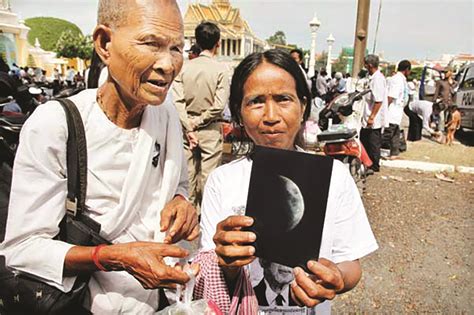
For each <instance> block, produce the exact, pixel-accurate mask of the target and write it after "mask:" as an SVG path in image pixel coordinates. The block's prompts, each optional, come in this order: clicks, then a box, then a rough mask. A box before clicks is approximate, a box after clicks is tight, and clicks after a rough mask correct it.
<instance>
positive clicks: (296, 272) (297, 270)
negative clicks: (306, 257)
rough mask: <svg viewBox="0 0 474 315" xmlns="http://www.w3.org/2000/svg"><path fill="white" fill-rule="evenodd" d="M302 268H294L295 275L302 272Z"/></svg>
mask: <svg viewBox="0 0 474 315" xmlns="http://www.w3.org/2000/svg"><path fill="white" fill-rule="evenodd" d="M300 270H301V268H300V267H296V268H295V269H293V272H294V274H295V276H297V275H299V274H300V272H301V271H300Z"/></svg>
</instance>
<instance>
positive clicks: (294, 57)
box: [291, 52, 302, 64]
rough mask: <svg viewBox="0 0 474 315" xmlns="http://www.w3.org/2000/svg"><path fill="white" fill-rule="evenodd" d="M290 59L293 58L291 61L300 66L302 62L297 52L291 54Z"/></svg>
mask: <svg viewBox="0 0 474 315" xmlns="http://www.w3.org/2000/svg"><path fill="white" fill-rule="evenodd" d="M291 58H293V60H294V61H296V63H297V64H301V61H302V60H301V58H300V55H299V54H298V53H297V52H292V53H291Z"/></svg>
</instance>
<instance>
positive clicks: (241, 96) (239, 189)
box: [201, 50, 377, 314]
mask: <svg viewBox="0 0 474 315" xmlns="http://www.w3.org/2000/svg"><path fill="white" fill-rule="evenodd" d="M310 104H311V94H310V92H309V90H308V86H307V84H306V81H305V78H304V76H303V74H302V73H301V71H300V69H299V67H298V65H297V64H296V62H295V61H294V60H292V59H291V57H290V55H288V54H287V53H286V52H282V51H279V50H269V51H266V52H263V53H255V54H252V55H250V56H248V57H247V58H245V59H244V60H243V61H242V63H241V64H240V65H239V66H238V67H237V68H236V70H235V73H234V76H233V79H232V85H231V95H230V108H231V112H232V117H233V119H234V120H235V121H236V122H237V123H239V124H240V125H241V126H242V127H243V129H244V130H245V132H246V134H247V135H248V136H249V137H250V139H251V140H252V141H253V143H254V144H256V145H260V146H267V147H272V148H278V149H284V150H298V151H302V149H301V148H299V147H298V146H297V143H298V141H299V140H298V134H299V131H300V129H301V127H302V125H303V124H304V122H305V120H306V119H307V117H308V115H309V110H310V108H309V107H310ZM251 168H252V160H251V158H250V156H246V157H242V158H240V159H238V160H235V161H233V162H231V163H229V164H226V165H223V166H221V167H219V168H217V169H216V170H215V171H214V172H213V173H211V175H210V176H209V180H208V182H207V184H206V188H205V191H204V198H203V203H202V210H201V211H202V213H201V215H202V219H201V229H202V240H201V242H202V247H203V249H204V250H210V249H215V252H216V254H217V256H218V260H219V265H220V267H221V269H222V271H223V272H224V275H225V279H226V282H227V284H228V286H229V288H232V287H233V286H234V285H235V282H236V279H237V277H238V275H240V274H241V273H240V269H241V268H243V267H245V268H247V270H248V271H249V273H250V279H251V280H252V285H253V286H254V290H255V293H256V295H257V298H258V302H259V305H260V307H263V306H270V307H275V308H276V309H279V308H281V310H282V311H283V308H285V307H295V306H292V305H298V306H305V307H309V308H313V307H315V306H316V305H317V306H316V308H315V310H316V311H317V312H318V314H320V313H319V312H321V313H323V314H327V313H330V304H329V302H324V301H325V300H331V299H333V298H334V297H335V296H336V295H337V294H340V293H343V292H346V291H349V290H351V289H352V288H354V287H355V286H356V284H357V282H358V281H359V279H360V277H361V272H362V271H361V266H360V262H359V258H361V257H363V256H365V255H367V254H369V253H371V252H372V251H374V250H376V249H377V243H376V241H375V239H374V236H373V234H372V231H371V228H370V225H369V222H368V220H367V216H366V214H365V210H364V206H363V204H362V201H361V198H360V196H359V193H358V191H357V188H356V186H355V184H354V181H353V180H352V178H351V176H350V174H349V172H348V170H347V169H346V168H345V167H344V166H343V164H342V163H340V162H338V161H334V166H333V170H332V177H331V180H330V181H331V182H330V189H329V196H328V201H327V211H326V217H325V221H324V229H323V236H322V242H321V248H320V258H319V260H318V261H315V260H311V261H308V262H307V267H308V270H310V273H309V274H308V273H306V272H305V271H304V270H303V269H301V268H299V267H297V268H294V269H293V270H291V272H290V273H292V280H291V281H287V280H286V275H287V274H288V270H287V269H288V267H284V266H281V268H275V267H272V270H273V276H272V277H267V276H265V277H263V274H266V275H269V274H270V272H266V271H265V270H264V271H263V272H262V270H261V268H260V270H259V268H258V267H259V266H258V261H259V260H258V259H257V260H256V259H255V258H256V257H255V256H254V253H255V248H254V247H253V246H251V245H250V244H251V243H252V242H253V241H255V239H256V235H255V234H254V233H252V232H244V231H242V230H241V229H242V228H245V227H249V226H251V225H252V224H253V219H252V218H251V217H247V216H245V215H243V214H244V213H245V205H246V203H247V193H248V187H249V182H250V173H251ZM308 241H311V240H308ZM275 270H277V271H278V270H279V272H280V273H281V274H282V275H281V276H277V275H275ZM269 271H270V270H269ZM267 278H268V279H273V280H268V281H267ZM279 279H280V280H279ZM257 284H258V285H257ZM263 284H266V285H267V287H266V289H261V286H262V285H263ZM285 284H286V286H285ZM258 291H261V294H259V292H258ZM318 304H320V305H318ZM298 306H296V307H298ZM274 310H275V309H274ZM305 311H306V309H305V308H301V312H305Z"/></svg>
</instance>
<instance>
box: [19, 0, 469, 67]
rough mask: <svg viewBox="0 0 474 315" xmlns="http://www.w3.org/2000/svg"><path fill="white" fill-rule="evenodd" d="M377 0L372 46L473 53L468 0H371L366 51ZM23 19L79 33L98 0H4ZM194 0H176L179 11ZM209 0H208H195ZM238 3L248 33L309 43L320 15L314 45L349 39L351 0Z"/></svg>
mask: <svg viewBox="0 0 474 315" xmlns="http://www.w3.org/2000/svg"><path fill="white" fill-rule="evenodd" d="M380 1H382V9H381V14H380V26H379V32H378V36H377V47H376V52H377V53H379V52H382V53H383V55H384V58H385V59H387V60H389V61H392V62H396V61H398V60H401V59H425V58H429V59H438V58H440V57H441V54H444V53H450V54H457V53H471V54H474V0H372V1H371V10H370V20H369V36H368V45H367V48H368V49H369V52H372V50H373V45H374V39H375V29H376V24H377V16H378V10H379V4H380ZM10 2H11V6H12V10H13V12H15V13H19V14H20V16H21V17H22V18H23V19H26V18H29V17H35V16H54V17H58V18H63V19H65V20H68V21H71V22H73V23H75V24H77V25H78V26H79V27H80V28H81V30H82V31H83V33H84V34H90V33H91V32H92V30H93V29H94V26H95V21H96V13H97V3H98V0H10ZM190 2H195V0H193V1H190V0H178V4H179V6H180V8H181V11H182V13H183V14H184V12H185V11H186V7H187V4H188V3H190ZM200 2H201V3H204V4H205V3H209V2H210V0H200ZM231 4H232V5H233V6H234V7H238V8H240V12H241V15H242V16H243V17H244V18H245V19H246V20H247V22H248V23H249V25H250V27H251V28H252V30H253V31H254V33H255V34H256V35H257V36H258V37H259V38H261V39H266V38H268V37H270V36H271V35H272V34H274V33H275V32H276V31H278V30H281V31H284V32H285V34H286V38H287V41H288V43H291V44H297V45H298V46H299V47H303V48H305V49H309V47H310V45H311V34H310V30H309V21H310V20H311V19H312V18H313V16H314V14H315V13H316V14H317V16H318V19H319V20H320V21H321V26H320V28H319V30H318V33H317V39H316V51H317V52H321V51H322V50H327V43H326V38H327V37H328V36H329V34H331V33H332V34H333V36H334V38H335V39H336V42H335V43H334V48H333V53H334V54H336V53H339V52H340V50H341V47H348V46H352V45H353V43H354V33H355V21H356V14H357V0H231Z"/></svg>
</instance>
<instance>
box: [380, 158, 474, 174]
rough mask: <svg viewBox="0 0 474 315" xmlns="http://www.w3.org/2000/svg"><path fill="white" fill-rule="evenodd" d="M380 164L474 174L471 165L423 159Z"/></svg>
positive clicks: (419, 169)
mask: <svg viewBox="0 0 474 315" xmlns="http://www.w3.org/2000/svg"><path fill="white" fill-rule="evenodd" d="M380 165H382V166H386V167H392V168H402V169H409V170H415V171H424V172H449V173H454V172H458V173H464V174H474V167H469V166H455V165H450V164H440V163H429V162H422V161H409V160H394V161H387V160H381V161H380Z"/></svg>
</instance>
